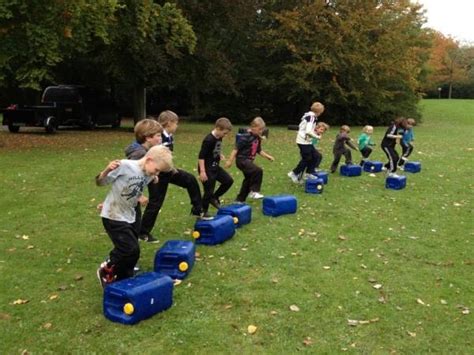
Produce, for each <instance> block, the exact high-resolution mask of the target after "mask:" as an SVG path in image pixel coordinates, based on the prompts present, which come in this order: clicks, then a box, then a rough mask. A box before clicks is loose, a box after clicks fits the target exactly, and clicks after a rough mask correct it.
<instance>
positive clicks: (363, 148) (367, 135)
mask: <svg viewBox="0 0 474 355" xmlns="http://www.w3.org/2000/svg"><path fill="white" fill-rule="evenodd" d="M372 133H374V127H372V126H368V125H367V126H364V128H362V133H361V135H360V136H359V139H358V143H359V151H360V153H361V154H362V160H361V161H360V166H363V165H364V163H365V162H366V161H367V160H368V158H369V156H370V154H371V153H372V147H374V146H375V143H374V142H373V141H372V137H371V136H372Z"/></svg>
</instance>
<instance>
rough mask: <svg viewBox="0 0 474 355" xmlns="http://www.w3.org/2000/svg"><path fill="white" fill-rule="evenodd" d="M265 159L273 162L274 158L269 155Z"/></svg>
mask: <svg viewBox="0 0 474 355" xmlns="http://www.w3.org/2000/svg"><path fill="white" fill-rule="evenodd" d="M267 159H268V160H270V161H271V162H273V161H275V158H274V157H272V156H271V155H269V156H268V157H267Z"/></svg>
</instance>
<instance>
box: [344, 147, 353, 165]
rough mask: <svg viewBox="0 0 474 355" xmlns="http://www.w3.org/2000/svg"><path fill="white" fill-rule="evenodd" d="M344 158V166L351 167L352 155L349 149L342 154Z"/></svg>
mask: <svg viewBox="0 0 474 355" xmlns="http://www.w3.org/2000/svg"><path fill="white" fill-rule="evenodd" d="M343 154H344V158H345V159H346V165H351V164H352V153H351V150H350V149H346V150H344V152H343Z"/></svg>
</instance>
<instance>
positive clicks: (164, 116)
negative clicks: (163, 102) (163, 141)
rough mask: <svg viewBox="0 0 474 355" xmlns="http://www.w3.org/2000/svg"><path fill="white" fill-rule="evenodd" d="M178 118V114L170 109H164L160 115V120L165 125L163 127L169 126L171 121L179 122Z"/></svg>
mask: <svg viewBox="0 0 474 355" xmlns="http://www.w3.org/2000/svg"><path fill="white" fill-rule="evenodd" d="M178 120H179V117H178V115H177V114H176V113H174V112H173V111H170V110H166V111H163V112H162V113H160V115H159V116H158V122H159V123H160V124H161V125H162V126H163V128H166V127H168V125H169V124H170V123H171V122H178Z"/></svg>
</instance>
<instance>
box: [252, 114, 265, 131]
mask: <svg viewBox="0 0 474 355" xmlns="http://www.w3.org/2000/svg"><path fill="white" fill-rule="evenodd" d="M250 127H263V128H265V121H264V120H263V118H262V117H260V116H257V117H255V118H254V119H253V120H252V122H250Z"/></svg>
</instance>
